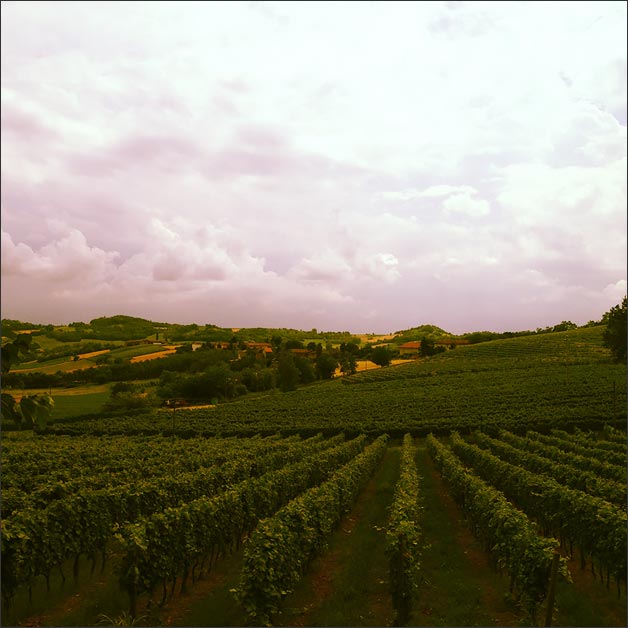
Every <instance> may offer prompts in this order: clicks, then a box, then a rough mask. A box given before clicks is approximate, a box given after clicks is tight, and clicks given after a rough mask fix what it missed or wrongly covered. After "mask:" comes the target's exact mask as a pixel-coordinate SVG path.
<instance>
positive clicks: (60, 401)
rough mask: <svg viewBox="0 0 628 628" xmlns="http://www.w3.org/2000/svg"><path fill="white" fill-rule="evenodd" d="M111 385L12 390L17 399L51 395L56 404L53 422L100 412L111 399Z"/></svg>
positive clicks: (53, 411) (52, 417)
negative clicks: (27, 396)
mask: <svg viewBox="0 0 628 628" xmlns="http://www.w3.org/2000/svg"><path fill="white" fill-rule="evenodd" d="M109 387H110V385H109V384H100V385H89V384H88V385H84V386H75V387H72V388H38V389H32V390H30V389H29V390H21V389H15V390H11V394H12V395H13V396H14V397H15V398H21V397H22V396H26V395H40V394H46V393H48V394H50V395H51V396H52V398H53V400H54V402H55V405H54V408H53V410H52V416H51V420H52V421H53V422H54V420H55V419H60V418H70V417H74V416H80V415H82V414H92V413H96V412H100V410H102V406H103V404H104V403H105V402H106V401H107V400H108V399H109Z"/></svg>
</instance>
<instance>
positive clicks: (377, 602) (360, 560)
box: [276, 446, 399, 626]
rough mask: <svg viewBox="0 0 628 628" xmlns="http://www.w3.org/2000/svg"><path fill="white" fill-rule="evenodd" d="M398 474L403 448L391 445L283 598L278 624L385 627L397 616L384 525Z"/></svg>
mask: <svg viewBox="0 0 628 628" xmlns="http://www.w3.org/2000/svg"><path fill="white" fill-rule="evenodd" d="M398 475H399V447H398V446H396V447H390V446H389V447H388V450H387V452H386V455H385V457H384V459H383V461H382V464H381V465H380V467H379V469H378V471H377V472H376V474H375V476H374V477H373V478H372V479H371V481H370V482H369V483H368V484H367V486H366V487H365V489H364V490H363V492H362V494H361V495H360V496H359V498H358V501H357V502H356V505H355V507H354V509H353V510H352V512H351V513H350V514H349V515H348V516H347V517H345V518H344V520H343V521H342V522H341V524H340V527H339V528H338V529H337V530H336V532H335V533H334V534H333V536H332V538H331V539H330V543H329V549H328V551H327V552H326V553H325V554H323V555H322V556H320V557H319V558H317V559H316V560H315V561H314V562H313V563H312V565H311V567H310V569H309V570H308V573H307V574H306V576H305V578H303V580H302V581H301V582H300V583H299V586H298V587H297V588H296V590H295V591H294V592H293V593H292V594H291V595H289V596H288V597H287V598H286V599H285V602H284V612H283V614H282V615H281V616H280V617H278V618H277V619H276V623H277V625H282V626H291V625H307V626H386V625H389V624H390V622H391V621H392V618H393V608H392V603H391V598H390V589H389V579H388V560H387V557H386V555H385V553H384V548H385V526H386V521H387V518H388V508H389V506H390V504H391V502H392V496H393V491H394V487H395V483H396V481H397V478H398Z"/></svg>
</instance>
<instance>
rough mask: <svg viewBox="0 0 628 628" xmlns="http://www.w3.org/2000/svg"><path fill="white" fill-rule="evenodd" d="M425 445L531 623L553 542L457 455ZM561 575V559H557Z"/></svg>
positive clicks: (544, 584) (542, 595) (555, 546)
mask: <svg viewBox="0 0 628 628" xmlns="http://www.w3.org/2000/svg"><path fill="white" fill-rule="evenodd" d="M427 444H428V449H429V451H430V454H431V455H432V457H433V459H434V461H435V462H436V464H437V466H438V467H439V468H440V470H441V473H442V475H443V477H444V478H445V479H446V480H447V483H448V484H449V487H450V490H451V492H452V494H453V495H454V497H455V498H456V499H457V500H458V501H459V502H460V503H461V505H462V506H463V508H464V509H465V510H466V511H467V512H468V513H469V515H470V517H471V519H472V521H473V529H474V533H475V534H476V536H478V538H479V539H480V540H481V541H482V542H483V543H484V546H485V548H486V549H488V550H490V551H491V553H492V554H493V555H494V557H495V561H496V564H497V565H498V566H499V567H501V568H505V569H506V570H507V571H508V572H509V574H510V577H511V583H512V586H513V587H514V588H515V589H516V590H517V592H518V593H519V595H520V597H521V601H522V602H523V604H524V605H525V608H526V610H527V612H528V614H529V617H530V619H531V620H532V622H533V624H536V615H537V613H538V610H539V608H540V605H541V603H542V602H543V600H544V599H545V597H546V595H547V591H548V586H549V574H550V567H551V564H552V560H553V556H554V551H555V550H557V549H558V546H559V544H558V541H557V540H556V539H553V538H544V537H541V536H539V534H538V530H537V528H536V526H535V525H534V523H533V522H532V521H530V519H529V518H528V517H527V516H526V515H525V514H524V513H523V512H521V511H519V510H517V509H516V508H515V507H514V506H513V505H512V504H511V503H510V502H509V501H508V500H507V499H506V498H505V497H504V495H503V494H502V493H500V492H499V491H498V490H496V489H495V488H494V487H493V486H491V485H490V484H488V483H486V482H485V481H483V480H482V479H480V478H479V477H477V476H476V475H474V474H473V473H471V472H470V471H469V470H468V469H467V468H466V467H465V466H464V465H463V464H462V463H461V461H460V460H459V459H458V458H457V456H456V455H455V454H454V453H453V452H452V451H451V450H450V449H449V448H447V447H445V446H444V445H443V444H441V443H440V442H438V440H437V439H436V438H434V437H433V436H429V437H428V439H427ZM561 564H562V570H563V573H564V574H565V575H566V574H567V571H566V569H567V568H566V563H565V560H564V559H561Z"/></svg>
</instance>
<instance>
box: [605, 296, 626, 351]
mask: <svg viewBox="0 0 628 628" xmlns="http://www.w3.org/2000/svg"><path fill="white" fill-rule="evenodd" d="M602 320H606V329H605V330H604V335H603V336H602V338H603V342H604V346H605V347H608V348H609V349H610V350H611V353H612V354H613V357H614V358H615V360H617V361H618V362H625V361H626V297H624V298H623V300H622V302H621V303H620V304H618V305H616V306H615V307H612V308H611V309H610V310H609V311H608V312H607V313H606V314H604V318H603V319H602Z"/></svg>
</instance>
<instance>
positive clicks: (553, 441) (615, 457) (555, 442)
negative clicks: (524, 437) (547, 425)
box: [528, 432, 626, 468]
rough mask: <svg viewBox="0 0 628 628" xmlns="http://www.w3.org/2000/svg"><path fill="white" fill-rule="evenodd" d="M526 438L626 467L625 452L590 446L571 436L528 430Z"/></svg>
mask: <svg viewBox="0 0 628 628" xmlns="http://www.w3.org/2000/svg"><path fill="white" fill-rule="evenodd" d="M528 438H532V439H534V440H538V441H540V442H541V443H545V444H547V445H552V446H554V447H558V448H559V449H562V450H563V451H566V452H569V453H574V454H577V455H579V456H585V457H587V458H593V459H594V460H599V461H605V462H607V463H609V464H612V465H617V466H620V467H623V468H625V467H626V452H625V451H623V452H621V451H609V450H607V449H601V448H598V447H594V446H592V445H591V444H590V443H588V444H586V445H583V444H581V443H578V442H575V441H574V440H573V439H571V438H562V437H559V436H555V435H551V434H539V433H537V432H528Z"/></svg>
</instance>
